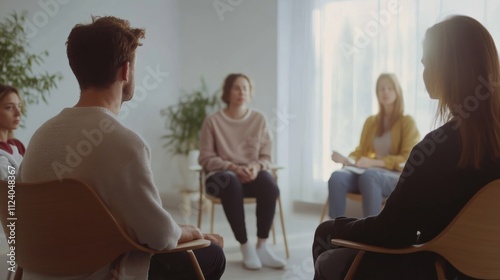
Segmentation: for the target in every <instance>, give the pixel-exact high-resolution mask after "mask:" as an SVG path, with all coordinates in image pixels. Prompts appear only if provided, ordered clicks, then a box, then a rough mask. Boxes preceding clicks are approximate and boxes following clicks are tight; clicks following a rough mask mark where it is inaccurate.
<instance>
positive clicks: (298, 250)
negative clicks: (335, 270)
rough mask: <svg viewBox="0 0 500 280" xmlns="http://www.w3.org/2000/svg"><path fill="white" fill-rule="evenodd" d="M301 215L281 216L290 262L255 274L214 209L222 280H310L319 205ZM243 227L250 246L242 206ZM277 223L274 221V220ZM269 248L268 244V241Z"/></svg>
mask: <svg viewBox="0 0 500 280" xmlns="http://www.w3.org/2000/svg"><path fill="white" fill-rule="evenodd" d="M302 208H303V209H302V211H300V213H299V212H297V211H290V212H288V213H285V223H286V231H287V237H288V244H289V248H290V255H291V256H290V259H288V264H287V266H286V268H285V269H283V270H275V269H269V268H263V269H261V270H259V271H248V270H245V269H244V268H243V267H242V264H241V260H242V258H241V254H240V252H239V244H238V243H237V242H236V241H235V240H234V237H233V234H232V232H231V230H230V228H229V225H228V223H227V221H226V219H225V216H224V213H223V212H222V208H221V207H220V206H219V207H216V214H215V217H216V224H215V231H216V232H218V233H220V234H222V235H223V236H224V238H225V248H224V251H225V253H226V258H227V267H226V272H225V274H224V276H223V278H222V279H227V280H229V279H231V280H234V279H238V280H247V279H259V280H271V279H282V280H285V279H286V280H303V279H304V280H305V279H312V275H313V266H312V260H311V249H310V248H311V242H312V236H313V234H314V229H315V227H316V226H317V224H318V219H319V215H320V211H321V206H320V205H313V206H310V207H302ZM169 212H170V213H171V214H172V215H173V216H174V218H175V219H176V220H177V221H178V222H179V223H193V224H194V223H195V222H196V217H195V215H194V213H191V214H188V213H186V212H185V211H181V210H180V208H179V209H169ZM245 212H246V215H247V217H246V224H247V228H248V234H249V239H250V242H255V241H256V237H255V234H256V227H255V215H254V213H255V206H254V205H246V206H245ZM207 217H208V215H204V219H205V221H206V222H205V223H204V224H203V225H202V230H203V231H204V232H207V231H208V229H209V227H208V220H207ZM276 221H278V219H276ZM276 226H277V231H276V237H277V244H276V245H272V248H273V249H274V250H275V252H276V253H277V254H278V255H280V256H283V257H284V256H285V250H284V245H283V237H282V232H281V227H280V226H279V224H277V225H276ZM0 236H1V238H0V280H3V279H6V273H7V271H6V266H7V264H6V250H7V246H6V242H5V236H4V235H3V234H1V233H0ZM270 242H271V244H272V240H271V239H270Z"/></svg>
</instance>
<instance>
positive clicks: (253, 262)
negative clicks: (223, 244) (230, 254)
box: [240, 242, 262, 270]
mask: <svg viewBox="0 0 500 280" xmlns="http://www.w3.org/2000/svg"><path fill="white" fill-rule="evenodd" d="M240 250H241V254H242V255H243V266H245V268H246V269H251V270H257V269H260V268H261V267H262V263H261V262H260V259H259V257H258V256H257V252H256V250H255V247H254V246H251V245H249V244H248V242H247V243H245V244H241V245H240Z"/></svg>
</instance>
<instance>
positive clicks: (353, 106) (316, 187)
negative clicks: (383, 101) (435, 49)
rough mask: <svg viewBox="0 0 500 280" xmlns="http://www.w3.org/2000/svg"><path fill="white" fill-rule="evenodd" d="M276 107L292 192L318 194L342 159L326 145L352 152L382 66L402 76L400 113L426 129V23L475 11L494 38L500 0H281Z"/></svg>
mask: <svg viewBox="0 0 500 280" xmlns="http://www.w3.org/2000/svg"><path fill="white" fill-rule="evenodd" d="M278 3H279V5H278V7H279V8H278V9H279V12H278V15H279V16H278V23H279V24H278V29H279V30H278V35H279V36H278V37H279V38H278V54H279V56H278V79H279V81H278V106H279V107H280V108H286V110H287V112H288V113H289V114H290V115H292V116H293V118H292V119H290V121H289V122H287V126H286V127H285V128H284V129H282V131H280V132H278V138H277V141H276V143H277V154H278V162H283V163H285V164H286V165H287V169H288V172H287V173H286V176H287V178H286V184H287V186H288V188H289V191H290V196H291V199H292V200H302V201H311V202H318V201H324V199H325V198H326V195H327V183H326V182H327V180H328V178H329V176H330V174H331V173H332V172H333V171H334V170H335V169H336V168H339V167H340V166H337V165H335V164H333V163H332V162H331V160H330V155H331V151H332V150H333V149H334V150H337V151H340V152H341V153H343V154H348V153H349V152H351V151H352V150H353V149H354V148H355V147H356V146H357V144H358V142H359V137H360V134H361V129H362V126H363V123H364V121H365V119H366V118H367V117H368V116H369V115H372V114H374V113H376V112H377V110H378V107H377V106H378V105H377V100H376V96H375V89H374V88H375V82H376V79H377V77H378V75H379V74H380V73H383V72H392V73H395V74H396V76H397V77H398V79H399V81H400V83H401V85H402V88H403V93H404V99H405V112H406V114H410V115H412V116H413V117H414V118H415V120H416V122H417V125H418V128H419V130H420V132H421V134H422V136H423V135H425V134H426V133H427V132H429V131H430V130H431V129H432V128H433V127H434V125H433V120H434V114H435V108H436V104H435V102H434V101H431V100H430V99H429V97H428V95H427V92H426V90H425V86H424V84H423V80H422V70H423V68H422V65H421V63H420V59H421V56H422V47H421V44H422V40H423V38H424V35H425V31H426V29H427V28H429V27H430V26H432V25H433V24H435V23H437V22H439V21H441V20H442V19H444V18H446V17H447V16H449V15H452V14H463V15H468V16H471V17H473V18H475V19H477V20H479V21H480V22H481V23H483V24H484V25H485V26H486V28H488V30H489V31H490V32H491V33H492V35H493V37H494V38H495V41H496V43H497V45H499V44H500V24H499V23H500V22H499V20H498V19H499V18H500V1H498V0H478V1H465V0H462V1H457V0H441V1H439V0H351V1H348V0H345V1H334V0H314V1H303V0H280V1H279V2H278Z"/></svg>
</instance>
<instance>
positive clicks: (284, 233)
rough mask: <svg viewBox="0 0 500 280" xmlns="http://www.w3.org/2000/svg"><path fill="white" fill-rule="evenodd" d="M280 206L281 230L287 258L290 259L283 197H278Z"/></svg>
mask: <svg viewBox="0 0 500 280" xmlns="http://www.w3.org/2000/svg"><path fill="white" fill-rule="evenodd" d="M278 206H279V210H280V220H281V229H282V230H283V241H284V242H285V253H286V258H287V259H289V258H290V252H289V251H288V242H287V240H286V230H285V218H284V217H283V207H282V205H281V196H280V197H278Z"/></svg>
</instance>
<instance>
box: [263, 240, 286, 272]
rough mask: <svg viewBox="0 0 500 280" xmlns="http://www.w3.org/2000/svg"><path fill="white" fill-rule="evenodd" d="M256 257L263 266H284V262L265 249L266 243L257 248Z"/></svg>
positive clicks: (267, 248)
mask: <svg viewBox="0 0 500 280" xmlns="http://www.w3.org/2000/svg"><path fill="white" fill-rule="evenodd" d="M257 255H258V256H259V259H260V261H261V263H262V265H263V266H267V267H272V268H283V267H285V265H286V261H285V260H284V259H282V258H280V257H278V256H276V255H275V254H274V252H273V251H271V250H270V249H269V247H267V244H266V243H262V244H260V248H257Z"/></svg>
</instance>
